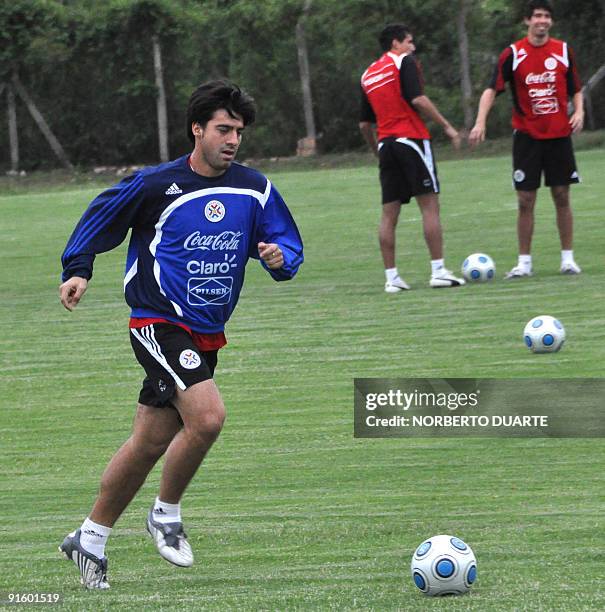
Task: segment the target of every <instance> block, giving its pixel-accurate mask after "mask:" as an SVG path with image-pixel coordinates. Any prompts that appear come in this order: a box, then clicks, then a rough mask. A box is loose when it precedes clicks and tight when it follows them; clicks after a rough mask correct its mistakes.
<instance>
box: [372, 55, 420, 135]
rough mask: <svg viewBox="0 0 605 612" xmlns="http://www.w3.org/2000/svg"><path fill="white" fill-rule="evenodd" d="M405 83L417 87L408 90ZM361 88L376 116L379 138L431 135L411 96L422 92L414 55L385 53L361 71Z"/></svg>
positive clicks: (408, 86) (418, 69)
mask: <svg viewBox="0 0 605 612" xmlns="http://www.w3.org/2000/svg"><path fill="white" fill-rule="evenodd" d="M408 83H410V85H407V84H408ZM411 83H413V85H411ZM406 87H407V88H408V89H412V88H413V89H414V90H415V91H413V92H408V91H406ZM361 88H362V90H363V93H364V94H365V98H366V99H367V101H368V102H369V104H370V106H371V108H372V111H373V114H374V116H375V117H376V127H377V130H378V140H382V139H383V138H386V137H389V136H391V137H395V138H399V137H405V138H417V139H419V140H424V139H427V138H430V137H431V135H430V134H429V131H428V130H427V128H426V125H425V124H424V122H423V121H422V119H421V118H420V115H419V114H418V113H417V112H416V110H415V109H414V107H413V106H412V104H411V99H413V98H415V97H416V96H418V95H422V73H421V70H420V66H419V65H418V62H417V61H416V58H415V57H414V56H413V55H405V54H403V55H396V54H394V53H391V52H387V53H385V54H384V55H382V56H381V57H380V58H378V59H377V60H376V61H375V62H374V63H372V64H371V65H370V66H369V67H368V68H367V70H366V71H365V72H364V73H363V74H362V75H361Z"/></svg>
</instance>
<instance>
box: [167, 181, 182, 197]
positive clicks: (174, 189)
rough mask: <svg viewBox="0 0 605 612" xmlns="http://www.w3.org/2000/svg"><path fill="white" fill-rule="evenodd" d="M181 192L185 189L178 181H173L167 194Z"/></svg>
mask: <svg viewBox="0 0 605 612" xmlns="http://www.w3.org/2000/svg"><path fill="white" fill-rule="evenodd" d="M179 193H183V190H182V189H181V188H180V187H179V186H178V185H177V184H176V183H172V185H170V187H168V189H166V195H177V194H179Z"/></svg>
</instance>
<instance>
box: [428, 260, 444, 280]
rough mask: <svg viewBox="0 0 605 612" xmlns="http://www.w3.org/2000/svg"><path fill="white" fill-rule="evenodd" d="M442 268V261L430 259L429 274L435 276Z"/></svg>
mask: <svg viewBox="0 0 605 612" xmlns="http://www.w3.org/2000/svg"><path fill="white" fill-rule="evenodd" d="M444 266H445V264H444V262H443V259H431V274H432V275H433V276H435V274H438V273H439V272H441V270H443V268H444Z"/></svg>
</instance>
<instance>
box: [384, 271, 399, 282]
mask: <svg viewBox="0 0 605 612" xmlns="http://www.w3.org/2000/svg"><path fill="white" fill-rule="evenodd" d="M384 275H385V276H386V277H387V283H392V282H393V281H394V280H395V279H397V278H399V272H398V271H397V268H387V269H385V271H384Z"/></svg>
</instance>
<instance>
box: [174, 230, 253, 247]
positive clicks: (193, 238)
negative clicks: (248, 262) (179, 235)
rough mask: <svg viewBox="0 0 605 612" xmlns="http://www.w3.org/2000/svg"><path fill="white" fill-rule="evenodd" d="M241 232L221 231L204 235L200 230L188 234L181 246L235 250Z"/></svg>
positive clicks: (241, 234)
mask: <svg viewBox="0 0 605 612" xmlns="http://www.w3.org/2000/svg"><path fill="white" fill-rule="evenodd" d="M243 235H244V234H243V232H231V231H227V232H221V233H220V234H210V235H208V236H204V235H202V234H201V232H199V231H198V232H193V233H192V234H189V236H187V238H186V239H185V242H184V243H183V248H185V249H187V250H188V251H195V250H196V249H200V250H201V251H237V248H238V247H239V241H240V238H241V237H242V236H243Z"/></svg>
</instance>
